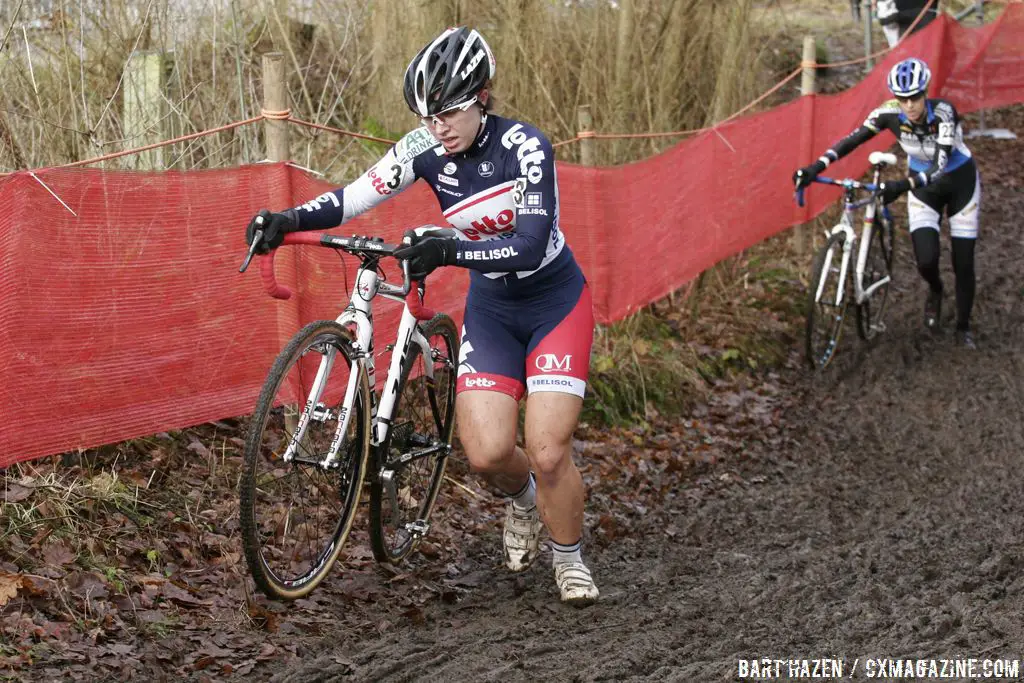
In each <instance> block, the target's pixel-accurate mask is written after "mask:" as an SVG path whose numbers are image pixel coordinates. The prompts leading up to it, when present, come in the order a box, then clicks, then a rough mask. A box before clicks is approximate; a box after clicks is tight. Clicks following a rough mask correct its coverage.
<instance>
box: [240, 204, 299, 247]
mask: <svg viewBox="0 0 1024 683" xmlns="http://www.w3.org/2000/svg"><path fill="white" fill-rule="evenodd" d="M261 218H262V219H263V220H262V225H259V224H258V223H260V221H259V220H258V219H261ZM298 229H299V217H298V215H297V214H296V213H295V209H288V210H287V211H282V212H281V213H271V212H270V211H267V210H266V209H260V212H259V213H258V214H256V215H255V216H253V219H252V220H251V221H249V225H248V226H247V227H246V228H245V243H246V244H247V245H249V246H252V239H253V236H254V235H255V234H256V231H257V230H262V231H263V238H262V239H261V240H260V245H259V246H258V247H256V253H257V254H266V253H267V252H269V251H270V250H271V249H277V248H278V247H279V246H281V243H282V242H284V236H285V235H286V234H288V233H289V232H295V231H296V230H298Z"/></svg>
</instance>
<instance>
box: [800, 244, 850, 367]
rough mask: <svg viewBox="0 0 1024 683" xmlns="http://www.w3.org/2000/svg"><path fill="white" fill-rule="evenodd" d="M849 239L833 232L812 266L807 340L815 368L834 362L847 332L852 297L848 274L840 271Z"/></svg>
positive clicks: (808, 296)
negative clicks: (849, 304)
mask: <svg viewBox="0 0 1024 683" xmlns="http://www.w3.org/2000/svg"><path fill="white" fill-rule="evenodd" d="M845 241H846V235H845V234H844V233H841V232H837V233H835V234H833V235H831V236H830V237H829V238H828V241H827V242H825V245H824V246H823V247H822V248H821V249H820V250H819V251H818V253H817V254H816V255H815V257H814V266H813V267H812V268H811V281H810V285H809V288H808V290H809V291H808V293H807V327H806V331H805V332H806V334H805V343H806V354H807V362H808V363H809V364H810V366H811V367H812V368H813V369H815V370H823V369H825V368H826V367H827V366H828V364H829V363H831V362H832V359H833V358H834V357H835V352H836V347H837V346H838V344H839V337H840V336H841V335H842V332H843V319H844V317H845V316H846V306H847V302H848V300H849V296H847V294H848V293H847V292H845V291H844V289H845V288H846V282H845V280H846V277H845V274H843V273H841V272H840V271H841V268H842V260H843V245H844V243H845ZM840 293H842V294H843V296H842V297H840Z"/></svg>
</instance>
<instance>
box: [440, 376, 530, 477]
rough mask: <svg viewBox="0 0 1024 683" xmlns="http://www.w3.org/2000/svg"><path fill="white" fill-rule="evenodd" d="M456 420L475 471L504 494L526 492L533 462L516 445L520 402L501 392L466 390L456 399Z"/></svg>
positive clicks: (462, 441) (467, 455) (461, 440)
mask: <svg viewBox="0 0 1024 683" xmlns="http://www.w3.org/2000/svg"><path fill="white" fill-rule="evenodd" d="M455 421H456V424H457V425H458V431H459V441H460V442H461V443H462V448H463V449H464V450H465V451H466V458H467V459H468V460H469V465H470V467H471V468H472V469H473V471H475V472H478V473H480V474H481V475H482V476H483V477H484V479H486V480H487V481H488V483H490V484H491V485H492V486H494V487H495V488H497V489H498V490H500V491H502V492H503V493H506V494H512V493H515V492H516V491H519V490H520V489H522V488H523V486H524V485H525V484H526V482H527V480H528V479H529V476H530V463H529V461H528V460H527V459H526V454H525V453H523V449H521V448H519V447H518V446H516V430H517V428H518V426H519V424H518V423H519V403H518V402H517V401H516V400H515V399H514V398H512V397H511V396H509V395H508V394H503V393H500V392H497V391H464V392H461V393H459V395H458V397H457V398H456V399H455Z"/></svg>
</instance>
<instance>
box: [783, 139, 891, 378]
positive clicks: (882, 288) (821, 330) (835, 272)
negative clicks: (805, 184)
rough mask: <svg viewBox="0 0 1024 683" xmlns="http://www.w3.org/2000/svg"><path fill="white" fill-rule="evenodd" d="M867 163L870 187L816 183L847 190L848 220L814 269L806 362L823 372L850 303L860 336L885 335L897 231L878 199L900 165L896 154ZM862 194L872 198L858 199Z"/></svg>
mask: <svg viewBox="0 0 1024 683" xmlns="http://www.w3.org/2000/svg"><path fill="white" fill-rule="evenodd" d="M868 161H869V163H870V164H871V166H872V168H873V169H874V178H873V181H872V182H871V183H861V182H859V181H857V180H853V179H852V178H844V179H842V180H833V179H832V178H825V177H822V176H818V177H817V178H815V179H814V182H818V183H824V184H826V185H838V186H839V187H841V188H843V215H842V217H841V218H840V219H839V222H838V223H837V224H836V225H835V226H833V227H832V229H831V230H826V231H825V237H826V241H825V244H824V246H822V248H821V249H820V250H819V251H818V253H817V254H816V255H815V258H814V264H813V266H812V268H811V279H810V286H809V288H808V298H807V326H806V338H805V343H806V354H807V361H808V363H810V365H811V367H812V368H814V369H815V370H822V369H824V368H825V367H827V366H828V364H829V363H830V362H832V359H833V358H834V357H835V353H836V347H837V346H838V344H839V337H840V336H841V334H842V331H843V320H844V319H845V317H846V308H847V305H848V304H849V303H850V301H851V300H852V301H853V303H854V305H855V307H856V311H857V333H858V334H859V335H860V337H861V339H864V340H865V341H872V340H874V339H875V337H877V336H878V334H879V333H881V332H883V331H884V330H885V322H884V318H885V311H886V305H887V303H888V298H889V284H890V283H891V282H892V265H893V263H892V258H893V231H894V228H893V218H892V214H891V213H890V212H889V207H887V206H885V205H884V204H882V200H881V197H880V196H879V195H878V182H879V177H880V176H881V173H882V169H884V168H885V167H886V166H894V165H896V163H897V160H896V155H895V154H889V153H884V152H872V153H871V155H870V156H869V157H868ZM859 192H867V193H869V196H867V197H860V198H858V196H857V195H858V193H859ZM797 203H798V204H799V205H800V206H803V205H804V191H803V188H801V189H799V190H797ZM860 209H864V223H863V228H862V229H861V235H860V238H859V239H858V236H857V232H856V230H855V229H854V216H855V214H856V212H857V211H859V210H860ZM876 217H877V218H878V219H879V220H878V221H877V226H876V221H875V218H876ZM876 227H877V229H876ZM858 242H859V247H858ZM855 253H856V263H855V267H854V269H853V277H850V275H851V273H850V262H851V260H852V258H853V255H854V254H855Z"/></svg>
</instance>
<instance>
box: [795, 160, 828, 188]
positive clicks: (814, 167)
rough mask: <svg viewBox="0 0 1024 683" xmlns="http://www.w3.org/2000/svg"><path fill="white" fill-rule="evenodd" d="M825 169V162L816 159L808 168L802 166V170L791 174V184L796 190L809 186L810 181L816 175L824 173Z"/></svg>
mask: <svg viewBox="0 0 1024 683" xmlns="http://www.w3.org/2000/svg"><path fill="white" fill-rule="evenodd" d="M825 168H826V165H825V162H824V161H822V160H821V159H818V160H817V161H815V162H814V163H813V164H811V165H810V166H804V167H803V168H800V169H797V170H796V171H795V172H794V173H793V183H794V184H796V187H797V189H800V188H802V187H807V186H808V185H810V184H811V181H812V180H814V179H815V178H817V177H818V174H819V173H821V172H822V171H824V170H825Z"/></svg>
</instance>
